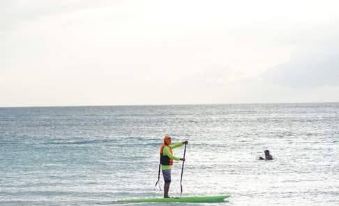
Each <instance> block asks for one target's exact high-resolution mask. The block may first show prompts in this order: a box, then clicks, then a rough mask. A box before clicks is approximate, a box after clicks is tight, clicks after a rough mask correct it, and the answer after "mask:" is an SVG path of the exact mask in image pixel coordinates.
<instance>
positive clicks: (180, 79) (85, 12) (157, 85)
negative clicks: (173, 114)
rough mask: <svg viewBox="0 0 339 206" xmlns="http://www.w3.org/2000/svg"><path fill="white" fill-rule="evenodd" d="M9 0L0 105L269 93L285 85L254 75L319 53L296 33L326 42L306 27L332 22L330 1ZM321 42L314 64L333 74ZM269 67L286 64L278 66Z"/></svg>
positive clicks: (226, 98) (332, 27)
mask: <svg viewBox="0 0 339 206" xmlns="http://www.w3.org/2000/svg"><path fill="white" fill-rule="evenodd" d="M10 2H11V3H8V2H7V3H6V2H2V4H3V5H2V7H1V11H3V12H1V14H0V15H1V18H0V19H1V20H0V23H1V26H0V32H1V33H0V37H1V39H0V46H1V48H2V49H1V50H0V92H1V93H3V94H5V93H6V94H9V95H7V96H6V95H5V96H2V97H0V105H31V104H34V105H39V104H44V105H46V104H52V105H54V104H57V105H69V104H71V105H73V104H151V103H154V104H158V103H159V104H162V103H213V102H218V103H221V102H225V103H227V102H237V101H238V102H239V101H240V102H251V101H252V102H258V101H261V100H263V101H269V98H267V96H270V95H271V96H274V93H275V92H276V91H277V90H284V87H285V86H286V85H283V84H281V85H280V86H279V88H277V87H276V86H274V85H271V84H270V83H269V82H262V81H260V79H259V78H260V77H261V75H262V73H265V72H268V73H275V75H276V76H278V77H279V78H287V79H288V80H290V81H292V80H293V78H292V77H291V76H290V74H292V73H291V72H288V69H286V68H287V67H288V68H293V67H295V66H293V64H296V63H298V62H302V63H304V64H305V65H306V66H307V64H306V62H307V61H309V59H310V58H311V59H314V57H315V56H318V54H319V53H320V52H318V51H317V52H315V54H314V53H312V52H308V51H304V50H303V49H301V48H304V49H305V50H309V48H312V47H308V46H307V45H308V44H310V42H311V41H307V40H305V39H307V38H308V39H312V42H314V41H319V42H324V41H326V40H327V41H335V40H336V39H335V38H334V35H333V36H331V35H323V34H321V33H317V32H316V30H317V28H323V27H326V26H327V27H328V28H327V29H326V30H323V31H324V32H326V33H328V34H331V33H334V31H336V30H338V27H337V26H336V24H335V23H336V22H338V20H339V14H338V13H337V9H336V8H337V7H336V6H337V5H338V3H336V1H324V2H321V3H319V2H318V1H298V2H295V1H284V2H278V3H277V2H272V1H255V2H254V1H236V2H231V1H158V0H157V1H155V0H154V1H99V3H98V1H96V2H93V1H80V0H73V1H34V3H33V2H32V1H10ZM305 30H307V31H309V33H306V34H307V36H308V37H307V38H304V35H305V32H303V31H305ZM324 39H325V40H324ZM336 42H338V41H336ZM321 45H325V46H323V49H322V50H321V51H322V53H321V55H320V56H322V60H321V61H320V62H319V65H322V64H323V63H324V62H327V63H328V68H327V69H328V70H327V73H328V74H333V73H331V71H333V70H331V71H330V69H331V68H336V64H337V63H338V62H337V61H335V59H334V58H332V57H333V55H331V51H330V50H329V49H328V48H329V47H328V46H327V45H329V42H327V43H319V44H317V45H315V48H319V47H321ZM336 48H337V47H335V46H334V47H332V49H334V50H335V51H336ZM300 51H302V52H300ZM296 52H297V53H303V54H305V57H302V58H301V57H296V56H295V55H294V54H295V53H296ZM326 52H327V53H326ZM336 54H337V53H335V55H336ZM277 65H288V66H284V68H283V69H279V70H280V72H282V71H284V72H283V74H280V73H279V72H274V71H277V69H273V70H272V69H270V68H278V67H280V68H281V66H277ZM306 66H305V67H306ZM269 70H270V71H269ZM299 72H301V73H302V72H305V71H301V70H300V71H299ZM314 72H315V75H316V76H318V75H319V74H318V73H317V71H316V70H315V71H314ZM287 73H290V74H287ZM294 76H295V75H294ZM329 76H331V75H328V76H322V78H323V80H322V81H327V80H329ZM278 77H275V78H278ZM332 77H333V75H332ZM264 80H266V79H265V78H264ZM335 80H336V79H333V80H331V81H335ZM275 81H276V80H275ZM284 82H288V81H284ZM292 82H294V80H293V81H292ZM319 83H321V82H320V81H319ZM330 85H331V84H330ZM332 85H333V84H332ZM288 86H292V83H291V84H289V83H288V85H287V87H288ZM267 87H270V88H267ZM265 88H266V89H265ZM263 89H264V90H265V91H263ZM285 89H286V88H285ZM287 90H288V89H287ZM328 91H330V89H329V90H328ZM331 91H333V90H331ZM287 93H288V92H286V94H287ZM9 96H10V97H9ZM293 96H294V95H292V94H291V95H290V99H293ZM332 96H333V95H332ZM284 98H288V97H287V96H286V97H284ZM284 98H281V101H284ZM277 99H278V98H277ZM305 99H307V98H306V97H305Z"/></svg>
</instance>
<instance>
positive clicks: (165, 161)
mask: <svg viewBox="0 0 339 206" xmlns="http://www.w3.org/2000/svg"><path fill="white" fill-rule="evenodd" d="M166 146H167V145H165V144H163V145H161V148H160V164H162V165H173V160H172V159H171V158H169V157H168V156H167V155H164V153H163V151H164V148H165V147H166ZM167 147H169V150H170V153H171V154H172V155H173V151H172V148H171V147H170V146H167Z"/></svg>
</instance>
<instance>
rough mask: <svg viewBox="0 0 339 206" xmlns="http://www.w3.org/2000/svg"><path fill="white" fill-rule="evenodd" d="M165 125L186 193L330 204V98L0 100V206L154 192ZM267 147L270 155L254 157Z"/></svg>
mask: <svg viewBox="0 0 339 206" xmlns="http://www.w3.org/2000/svg"><path fill="white" fill-rule="evenodd" d="M164 134H169V135H171V136H172V138H173V142H179V141H183V140H188V141H189V144H188V145H187V148H186V162H185V166H184V170H183V180H182V186H183V195H185V196H191V195H217V194H231V197H230V198H229V199H228V200H229V202H225V203H217V204H213V205H260V206H262V205H305V206H306V205H307V206H310V205H317V206H318V205H326V206H331V205H333V206H334V205H339V153H338V149H339V142H338V141H339V104H338V103H327V104H325V103H324V104H243V105H235V104H234V105H168V106H107V107H106V106H103V107H94V106H93V107H40V108H39V107H35V108H0V205H109V204H111V203H114V201H116V200H121V199H126V198H127V199H128V198H144V197H161V196H162V195H163V194H162V192H163V191H159V188H156V187H154V184H155V182H156V180H157V175H158V164H159V147H160V144H161V143H162V137H163V135H164ZM266 149H269V150H270V152H271V154H272V155H273V158H274V160H273V161H260V160H258V158H259V156H263V155H264V153H263V152H264V150H266ZM183 150H184V147H181V148H178V149H175V150H174V155H175V156H177V157H182V156H183ZM181 171H182V162H176V163H175V165H174V167H173V170H172V184H171V188H170V195H171V196H179V195H180V174H181ZM161 182H162V181H161ZM161 186H163V183H161ZM181 204H182V203H181ZM139 205H143V204H139ZM144 205H150V204H149V203H147V204H144ZM152 205H156V204H152ZM186 205H189V204H186ZM200 205H204V204H200Z"/></svg>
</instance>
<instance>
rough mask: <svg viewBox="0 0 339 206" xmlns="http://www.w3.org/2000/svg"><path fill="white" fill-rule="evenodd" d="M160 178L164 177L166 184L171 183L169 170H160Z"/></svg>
mask: <svg viewBox="0 0 339 206" xmlns="http://www.w3.org/2000/svg"><path fill="white" fill-rule="evenodd" d="M162 176H163V177H164V181H165V182H166V183H170V182H171V170H162Z"/></svg>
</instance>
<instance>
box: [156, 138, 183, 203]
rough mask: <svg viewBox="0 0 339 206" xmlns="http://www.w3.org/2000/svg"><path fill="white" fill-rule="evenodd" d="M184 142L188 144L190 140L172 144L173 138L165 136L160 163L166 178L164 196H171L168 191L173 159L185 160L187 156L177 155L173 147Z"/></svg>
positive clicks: (179, 145)
mask: <svg viewBox="0 0 339 206" xmlns="http://www.w3.org/2000/svg"><path fill="white" fill-rule="evenodd" d="M184 144H188V141H183V142H179V143H175V144H172V138H171V137H170V136H169V135H165V136H164V143H163V144H162V145H161V147H160V164H161V170H162V176H163V178H164V182H165V185H164V198H169V196H168V191H169V188H170V184H171V169H172V165H173V160H181V161H185V158H179V157H175V156H174V155H173V151H172V149H174V148H178V147H181V146H182V145H184Z"/></svg>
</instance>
